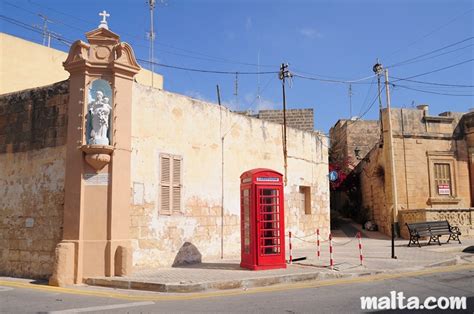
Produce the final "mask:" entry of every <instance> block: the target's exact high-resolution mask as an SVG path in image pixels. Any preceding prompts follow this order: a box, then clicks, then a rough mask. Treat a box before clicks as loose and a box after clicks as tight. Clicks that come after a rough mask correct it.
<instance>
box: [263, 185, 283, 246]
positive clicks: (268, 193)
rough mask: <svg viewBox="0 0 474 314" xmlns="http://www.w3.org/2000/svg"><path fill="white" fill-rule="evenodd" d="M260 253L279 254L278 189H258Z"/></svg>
mask: <svg viewBox="0 0 474 314" xmlns="http://www.w3.org/2000/svg"><path fill="white" fill-rule="evenodd" d="M258 198H259V206H258V207H259V208H258V211H259V213H258V214H259V217H260V234H259V246H260V254H261V255H275V254H280V245H281V243H280V195H279V190H277V189H271V188H264V189H260V192H259V195H258Z"/></svg>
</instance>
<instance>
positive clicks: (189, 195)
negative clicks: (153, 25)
mask: <svg viewBox="0 0 474 314" xmlns="http://www.w3.org/2000/svg"><path fill="white" fill-rule="evenodd" d="M132 107H133V121H132V183H131V184H132V192H133V195H132V211H131V212H132V216H131V233H132V239H134V263H135V265H137V266H145V265H148V266H169V265H171V264H172V263H173V261H174V258H175V256H176V254H177V252H178V250H179V249H180V248H181V246H182V245H183V244H184V243H185V242H191V243H192V244H194V245H195V246H196V247H197V249H198V250H199V252H200V253H201V254H202V256H203V259H204V260H206V259H212V258H217V257H219V256H220V254H221V200H222V197H223V198H224V213H225V214H224V229H223V234H224V250H223V253H224V257H225V258H229V257H237V258H238V257H239V254H240V199H239V198H240V190H239V188H240V179H239V177H240V175H241V174H242V173H243V172H244V171H246V170H249V169H252V168H258V167H265V168H271V169H274V170H276V171H279V172H281V173H284V169H283V153H282V126H281V125H278V124H274V123H269V122H266V121H263V120H259V119H255V118H250V117H247V116H243V115H239V114H234V113H231V112H229V111H228V110H227V109H225V108H222V109H220V108H219V107H218V106H217V105H215V104H209V103H205V102H202V101H198V100H194V99H191V98H188V97H185V96H181V95H177V94H173V93H168V92H165V91H159V90H151V89H149V88H147V87H144V86H141V85H138V84H136V85H135V87H134V91H133V104H132ZM221 121H222V123H221ZM221 129H222V132H221ZM221 134H223V135H224V150H223V151H222V150H221V148H222V146H221V144H222V142H221ZM288 145H289V146H288V186H287V187H286V188H285V198H286V202H285V205H286V208H285V210H286V226H287V228H286V230H287V231H288V230H291V231H293V232H294V233H295V234H296V235H298V236H303V235H309V234H314V233H315V231H316V228H318V227H319V228H321V233H322V234H325V233H327V232H328V231H329V190H328V189H329V188H328V180H327V173H328V165H327V140H326V138H324V137H323V136H321V135H319V134H318V133H314V132H303V131H298V130H295V129H288ZM160 153H168V154H174V155H178V156H181V157H182V165H183V172H182V183H183V190H182V191H183V193H182V209H181V212H180V213H174V214H172V215H162V214H160V212H159V206H158V203H159V193H158V191H159V176H160V173H159V163H158V161H159V156H160ZM222 154H223V156H224V163H223V164H224V167H223V168H224V174H223V180H222V159H221V158H222ZM222 182H224V186H223V187H222ZM300 186H309V187H311V194H312V195H311V196H312V198H311V200H312V213H311V214H305V209H304V206H303V202H302V193H300ZM221 191H224V193H223V195H222V194H221ZM295 245H296V244H295Z"/></svg>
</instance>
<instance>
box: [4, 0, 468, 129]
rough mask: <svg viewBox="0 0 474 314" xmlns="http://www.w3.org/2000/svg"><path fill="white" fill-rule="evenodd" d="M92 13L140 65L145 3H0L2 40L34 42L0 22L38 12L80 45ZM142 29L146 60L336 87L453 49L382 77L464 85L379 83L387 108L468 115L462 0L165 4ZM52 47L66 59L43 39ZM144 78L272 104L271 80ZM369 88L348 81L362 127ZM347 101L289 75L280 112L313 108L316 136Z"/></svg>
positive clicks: (345, 94)
mask: <svg viewBox="0 0 474 314" xmlns="http://www.w3.org/2000/svg"><path fill="white" fill-rule="evenodd" d="M102 10H107V12H109V13H110V15H111V16H110V17H109V19H108V20H109V26H110V29H111V30H112V31H114V32H116V33H117V34H119V35H120V36H121V38H122V40H123V41H127V42H129V43H130V44H131V45H132V46H133V48H134V50H135V54H136V56H137V58H139V59H145V60H148V59H149V52H148V47H149V45H148V41H147V40H146V37H145V34H146V32H147V31H149V27H150V24H149V23H150V18H149V9H148V6H147V4H146V1H145V0H140V1H136V0H100V1H99V0H95V1H91V0H82V1H53V0H2V12H3V13H2V31H3V32H6V33H9V34H12V35H16V36H19V37H22V38H25V39H28V40H32V41H35V42H39V43H41V42H42V37H41V34H39V33H37V32H34V31H31V30H28V29H25V28H24V27H20V26H18V25H15V24H12V23H9V22H6V21H5V19H4V18H5V17H7V18H10V19H11V18H12V19H15V20H16V21H20V22H22V23H24V24H26V25H42V20H41V18H40V17H39V16H38V14H43V15H46V16H47V17H48V18H49V19H50V20H52V21H53V23H51V24H49V28H50V29H51V30H52V31H54V32H56V33H59V34H61V36H62V37H64V38H66V39H68V40H71V41H74V40H76V39H83V40H84V33H85V32H86V31H89V30H92V29H94V28H96V27H97V26H98V24H99V21H100V17H99V16H98V13H99V12H100V11H102ZM154 23H155V30H156V41H155V61H156V62H158V63H162V64H167V65H174V66H180V67H187V68H196V69H205V70H217V71H229V72H246V71H247V72H257V71H258V67H257V64H258V63H259V64H260V68H259V69H260V71H264V72H266V71H278V69H279V65H280V64H281V63H282V62H288V63H289V64H290V66H289V69H290V71H292V72H293V73H295V74H299V75H300V76H307V77H312V78H318V79H329V80H332V79H335V80H343V81H347V80H358V79H361V78H367V77H369V76H371V75H372V74H373V72H372V66H373V65H374V63H375V60H376V58H380V61H381V63H382V64H383V65H384V66H390V65H394V64H396V63H399V62H401V61H405V60H409V59H411V58H414V57H417V56H420V55H423V54H425V53H430V52H432V51H434V50H436V49H439V48H443V47H445V46H448V45H450V44H455V43H458V42H461V41H463V42H462V43H459V44H455V45H453V46H451V47H448V48H446V49H442V50H440V51H438V52H434V53H431V54H427V55H426V56H424V57H420V58H418V59H414V60H411V62H408V63H405V64H402V65H399V66H393V67H391V68H389V71H390V75H391V76H393V77H397V78H407V77H411V76H415V75H419V74H423V73H426V72H430V71H433V70H438V69H441V68H444V67H448V66H451V65H455V64H458V63H461V62H465V63H463V64H460V65H457V66H454V67H451V68H448V69H445V70H441V71H437V72H434V73H431V74H427V75H422V76H417V77H416V78H413V79H412V80H417V81H422V82H428V83H442V84H451V85H470V86H467V87H466V86H441V85H431V84H424V83H418V82H408V81H398V82H396V79H391V80H392V81H393V82H394V84H395V87H392V89H391V92H392V106H394V107H407V108H410V107H412V106H413V105H418V104H421V103H427V104H429V105H430V113H432V114H438V113H440V112H444V111H467V110H468V109H469V108H472V107H474V104H473V101H474V97H473V96H459V95H472V94H474V87H471V86H472V85H474V79H473V74H474V73H473V72H474V62H472V59H473V58H474V54H473V45H474V39H473V32H474V1H463V0H458V1H439V0H430V1H428V0H426V1H421V0H411V1H402V0H399V1H388V0H387V1H375V0H373V1H349V0H346V1H342V0H339V1H338V0H336V1H335V0H332V1H298V0H296V1H283V0H281V1H279V0H274V1H269V0H267V1H237V0H234V1H217V0H214V1H210V0H209V1H204V0H201V1H197V0H196V1H193V0H188V1H183V0H167V1H166V2H165V3H164V4H162V3H158V4H157V6H156V9H155V19H154ZM17 24H18V23H17ZM52 46H53V47H54V48H57V49H61V50H64V51H67V50H68V47H67V46H65V45H64V44H61V43H60V42H58V41H55V40H53V43H52ZM258 60H260V61H258ZM468 60H471V61H468ZM143 65H144V67H147V66H148V65H147V64H143ZM155 70H156V71H157V72H159V73H161V74H163V75H164V77H165V89H167V90H170V91H173V92H177V93H181V94H186V95H189V96H192V97H195V98H200V99H204V100H208V101H211V102H217V100H216V99H217V97H216V84H219V85H220V89H221V93H222V99H223V101H224V103H225V104H226V105H227V106H229V107H231V108H232V109H238V110H248V109H251V110H254V111H255V110H258V109H280V108H281V106H282V105H281V103H282V101H281V83H280V81H279V80H278V78H277V75H276V74H262V75H260V76H257V75H243V74H242V75H239V76H238V95H237V96H235V95H234V90H235V75H218V74H209V73H199V72H190V71H182V70H177V69H169V68H162V67H159V66H156V67H155ZM371 83H372V84H371ZM375 83H376V80H373V78H368V79H366V80H362V81H359V82H355V83H353V84H352V97H351V99H352V115H353V116H355V115H361V114H362V113H364V112H366V114H365V115H364V118H367V119H376V118H377V117H378V110H377V108H378V104H377V102H373V100H375V99H376V96H377V88H376V85H374V84H375ZM257 86H260V90H261V93H260V94H261V97H260V99H258V98H257V97H256V96H257V88H258V87H257ZM413 89H418V90H420V91H415V90H413ZM434 93H440V94H450V95H439V94H434ZM454 95H457V96H454ZM349 103H350V101H349V84H348V83H333V82H323V81H319V80H308V79H304V78H301V77H298V76H296V77H294V78H293V80H292V82H291V87H288V89H287V104H288V108H290V109H293V108H314V113H315V128H316V129H319V130H322V131H324V132H327V131H328V130H329V128H330V127H331V126H332V125H333V124H334V123H335V122H336V121H337V120H338V119H341V118H348V117H349V115H350V109H349ZM372 103H374V105H373V106H372V107H370V105H371V104H372ZM383 103H384V105H385V94H384V95H383Z"/></svg>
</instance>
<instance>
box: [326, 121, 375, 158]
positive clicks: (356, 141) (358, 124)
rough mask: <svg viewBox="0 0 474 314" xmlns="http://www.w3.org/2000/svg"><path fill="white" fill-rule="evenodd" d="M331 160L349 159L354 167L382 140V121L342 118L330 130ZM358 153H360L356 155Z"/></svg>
mask: <svg viewBox="0 0 474 314" xmlns="http://www.w3.org/2000/svg"><path fill="white" fill-rule="evenodd" d="M329 140H330V143H331V153H330V156H329V157H330V160H331V162H342V161H348V162H349V163H350V164H351V166H352V167H355V166H357V164H358V163H359V161H360V160H361V159H362V158H363V157H365V155H367V153H368V152H369V151H370V150H371V149H372V148H373V147H374V146H375V144H377V143H378V142H379V140H380V122H379V121H377V120H358V119H354V120H352V119H351V120H347V119H341V120H338V121H337V122H336V124H335V125H334V126H333V127H332V128H331V129H330V130H329ZM356 153H358V155H357V156H356Z"/></svg>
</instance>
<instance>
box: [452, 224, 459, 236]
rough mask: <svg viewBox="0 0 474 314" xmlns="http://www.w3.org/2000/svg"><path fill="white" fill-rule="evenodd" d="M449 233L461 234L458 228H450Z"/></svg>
mask: <svg viewBox="0 0 474 314" xmlns="http://www.w3.org/2000/svg"><path fill="white" fill-rule="evenodd" d="M451 232H453V233H457V234H461V230H459V227H456V226H454V227H451Z"/></svg>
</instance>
